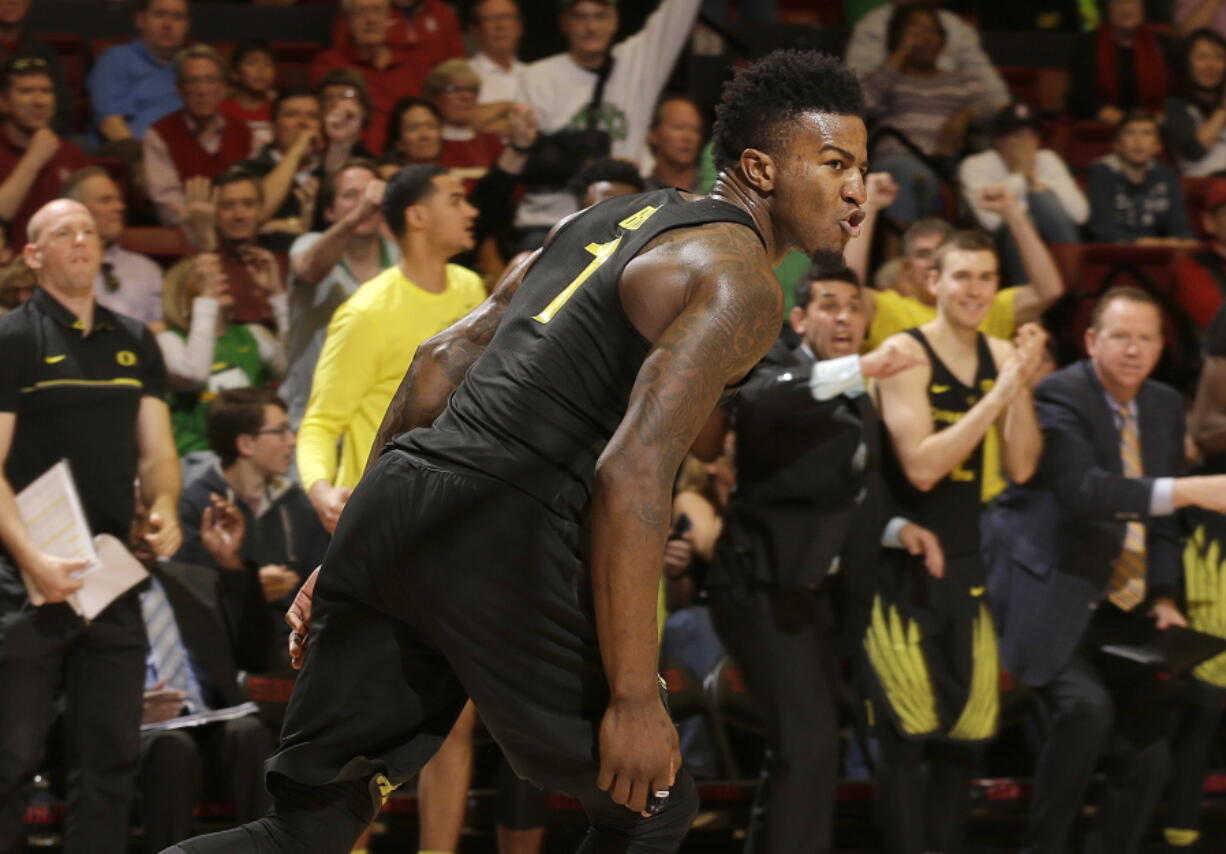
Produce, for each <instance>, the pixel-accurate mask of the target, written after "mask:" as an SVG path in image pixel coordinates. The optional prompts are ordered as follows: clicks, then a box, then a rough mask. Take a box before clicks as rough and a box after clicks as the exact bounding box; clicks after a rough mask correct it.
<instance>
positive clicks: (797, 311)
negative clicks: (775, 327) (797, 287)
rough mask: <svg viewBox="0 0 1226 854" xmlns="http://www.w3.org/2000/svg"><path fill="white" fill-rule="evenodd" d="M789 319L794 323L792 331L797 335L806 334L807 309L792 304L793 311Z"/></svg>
mask: <svg viewBox="0 0 1226 854" xmlns="http://www.w3.org/2000/svg"><path fill="white" fill-rule="evenodd" d="M788 319H789V320H790V321H791V323H792V331H793V332H795V333H796V334H797V335H804V334H805V310H804V309H803V308H801V307H800V306H798V305H794V306H792V313H791V314H790V315H788Z"/></svg>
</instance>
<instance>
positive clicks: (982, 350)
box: [885, 329, 996, 557]
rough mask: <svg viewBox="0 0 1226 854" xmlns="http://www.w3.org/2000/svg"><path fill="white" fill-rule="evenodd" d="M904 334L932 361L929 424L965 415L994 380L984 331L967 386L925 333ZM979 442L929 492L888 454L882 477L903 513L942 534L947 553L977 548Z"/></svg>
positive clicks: (980, 475) (942, 425)
mask: <svg viewBox="0 0 1226 854" xmlns="http://www.w3.org/2000/svg"><path fill="white" fill-rule="evenodd" d="M907 334H908V335H910V336H911V337H913V338H914V339H915V340H916V341H918V342H919V343H920V345H921V346H922V347H923V348H924V351H925V353H927V355H928V359H929V362H930V363H931V365H932V379H930V380H929V381H928V403H929V406H930V408H931V411H932V421H933V428H934V429H935V430H938V431H940V430H944V429H945V428H946V427H949V426H950V425H951V424H954V423H956V422H957V421H959V420H960V419H961V418H962V417H963V416H964V415H966V413H967V412H969V411H970V410H971V408H972V407H973V406H974V405H975V404H976V403H978V402H979V401H980V399H981V398H982V397H983V396H984V395H985V394H987V393H988V392H989V391H991V389H992V386H994V385H995V384H996V361H995V360H994V359H993V358H992V350H991V348H990V347H989V346H988V339H987V337H986V336H985V335H984V334H983V333H982V332H980V333H979V334H978V339H977V341H976V345H975V350H976V354H977V356H978V361H979V366H978V368H977V369H976V371H975V381H974V385H973V387H971V388H967V387H966V386H965V385H963V384H962V382H961V381H960V380H959V379H958V378H957V377H955V376H954V375H953V373H951V372H950V370H949V368H947V367H946V366H945V363H944V362H942V361H941V359H940V358H939V357H938V356H937V354H936V351H935V350H933V349H932V345H931V344H929V343H928V339H927V338H925V337H924V333H923V332H921V331H920V330H918V329H908V330H907ZM983 444H984V443H983V442H982V441H980V442H979V444H978V445H976V446H975V450H974V452H972V453H971V455H970V456H969V457H968V458H967V459H966V460H964V461H963V462H962V463H961V464H960V465H958V466H956V467H955V468H954V470H953V471H951V472H950V473H949V474H948V475H946V476H945V477H944V478H942V479H941V481H940V482H939V483H937V485H936V486H934V487H933V488H932V489H931V490H929V491H928V492H921V491H920V490H918V489H916V488H915V487H914V486H912V485H911V481H909V480H908V479H907V476H906V474H904V473H903V470H902V466H901V465H900V464H899V462H898V459H897V457H896V456H895V454H894V453H893V451H892V449H891V451H890V453H889V454H887V455H886V456H887V458H888V460H887V463H886V468H885V470H886V477H887V479H888V481H889V483H890V487H891V489H892V490H893V492H894V497H895V498H896V499H897V500H898V503H899V506H900V508H901V511H902V514H903V515H904V516H905V517H906V518H908V519H910V520H911V521H913V522H916V523H918V524H920V525H923V526H924V527H925V528H928V529H929V530H931V531H933V532H935V533H936V534H937V536H939V537H940V538H941V547H942V548H943V549H944V550H945V554H946V555H948V556H951V557H955V556H958V555H962V554H966V553H968V552H975V551H978V550H979V512H980V510H981V509H982V504H981V501H982V496H981V494H980V491H981V489H982V481H983Z"/></svg>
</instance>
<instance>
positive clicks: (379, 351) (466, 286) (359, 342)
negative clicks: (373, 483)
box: [297, 264, 485, 488]
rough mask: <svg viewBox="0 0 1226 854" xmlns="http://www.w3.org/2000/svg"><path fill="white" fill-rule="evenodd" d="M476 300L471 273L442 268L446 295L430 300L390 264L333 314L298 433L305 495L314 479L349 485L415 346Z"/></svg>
mask: <svg viewBox="0 0 1226 854" xmlns="http://www.w3.org/2000/svg"><path fill="white" fill-rule="evenodd" d="M483 299H485V286H484V285H483V284H482V282H481V277H480V276H478V275H477V274H476V273H474V272H473V271H472V270H469V269H466V268H464V267H460V266H459V265H456V264H448V265H447V286H446V288H444V289H443V290H442V291H441V292H439V293H432V292H430V291H427V290H423V289H422V288H420V287H418V286H417V285H416V284H414V283H413V282H411V281H409V279H408V278H406V277H405V275H404V273H403V272H401V270H400V267H399V266H398V265H397V266H393V267H389V268H388V269H386V270H384V271H383V272H382V273H380V274H379V275H377V276H375V277H374V278H373V279H371V280H370V281H369V282H367V283H366V284H364V285H362V287H360V288H358V290H357V292H356V293H355V294H354V295H353V296H351V297H350V298H349V299H348V300H346V301H345V302H344V303H343V304H342V305H341V307H340V308H338V309H337V310H336V313H335V314H333V315H332V321H331V322H330V323H329V324H328V335H327V337H326V338H325V339H324V345H323V351H322V352H321V353H320V355H319V361H318V362H317V363H316V365H315V376H314V378H313V379H312V380H311V396H310V399H309V400H308V402H307V408H306V414H305V415H304V416H303V418H302V424H301V425H300V426H299V428H298V450H297V460H298V474H299V475H300V477H301V480H302V484H303V486H305V487H307V488H310V486H311V485H312V484H313V483H315V482H316V481H317V480H324V481H327V482H328V483H331V484H332V485H333V486H350V487H351V486H354V485H355V484H357V482H358V478H360V477H361V476H362V470H363V469H364V468H365V467H366V458H367V457H368V456H369V455H370V445H371V443H372V442H374V440H375V434H376V433H378V432H379V424H380V423H381V422H382V421H383V413H384V412H386V411H387V405H388V404H389V403H391V400H392V395H394V394H395V393H396V389H397V388H399V387H400V381H401V380H402V379H404V372H405V371H406V370H408V368H409V363H410V362H412V361H413V354H414V353H415V352H416V351H417V347H418V345H419V344H421V342H423V341H425V340H426V339H427V338H430V337H431V336H433V335H436V334H437V333H439V332H441V331H443V330H444V329H446V328H447V327H448V326H450V325H451V324H453V323H455V322H456V321H457V320H459V319H460V318H461V317H463V316H464V315H466V314H468V313H469V312H470V311H472V310H473V309H474V308H476V307H477V305H478V304H479V303H480V302H481V301H482V300H483ZM338 442H339V443H340V454H339V456H338V454H337V443H338Z"/></svg>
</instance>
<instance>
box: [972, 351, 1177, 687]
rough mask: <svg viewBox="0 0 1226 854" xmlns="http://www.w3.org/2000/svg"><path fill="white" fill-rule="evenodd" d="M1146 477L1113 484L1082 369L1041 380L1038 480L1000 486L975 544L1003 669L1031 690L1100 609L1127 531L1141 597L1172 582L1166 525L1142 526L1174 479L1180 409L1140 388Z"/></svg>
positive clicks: (1165, 390)
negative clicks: (1134, 535)
mask: <svg viewBox="0 0 1226 854" xmlns="http://www.w3.org/2000/svg"><path fill="white" fill-rule="evenodd" d="M1136 403H1137V422H1138V428H1139V430H1140V434H1141V435H1140V439H1141V456H1142V464H1143V465H1144V468H1145V474H1146V476H1145V477H1140V478H1128V477H1124V475H1123V473H1122V467H1123V464H1122V462H1121V460H1120V450H1119V448H1120V437H1119V431H1118V430H1117V429H1116V426H1115V420H1114V417H1113V415H1112V413H1111V410H1110V408H1109V407H1108V405H1107V401H1106V397H1105V394H1104V391H1103V387H1102V384H1101V383H1099V381H1098V377H1097V376H1096V375H1095V373H1094V369H1093V367H1092V366H1091V364H1090V362H1089V361H1088V360H1086V361H1081V362H1078V363H1076V364H1073V365H1070V366H1068V367H1067V368H1064V369H1063V370H1060V371H1057V372H1056V373H1054V374H1052V375H1051V376H1050V377H1048V378H1047V379H1046V380H1044V381H1043V382H1042V383H1041V384H1040V385H1039V388H1038V390H1037V391H1036V393H1035V404H1036V406H1037V408H1038V414H1039V423H1040V425H1041V426H1042V428H1043V456H1042V458H1041V460H1040V464H1039V471H1038V473H1037V474H1036V476H1035V477H1034V478H1032V479H1031V481H1030V482H1029V483H1027V484H1024V485H1017V484H1015V485H1013V486H1010V487H1009V489H1008V491H1006V492H1005V494H1004V495H1003V496H1002V497H1001V498H1000V500H999V504H998V508H997V510H996V512H995V513H993V514H992V515H991V517H990V521H989V525H988V532H987V538H986V540H985V544H984V551H985V557H986V559H987V562H988V572H989V577H988V597H989V601H990V602H991V605H992V609H993V613H994V614H995V617H996V621H997V630H998V631H999V632H1000V635H1001V640H1000V649H1001V656H1002V658H1003V661H1004V666H1005V668H1006V669H1008V670H1009V671H1011V672H1012V673H1013V674H1014V675H1015V676H1017V677H1018V678H1019V679H1021V680H1022V681H1023V682H1025V683H1027V684H1030V685H1042V684H1044V683H1046V682H1047V681H1048V680H1050V679H1051V678H1052V677H1053V676H1055V675H1056V673H1058V672H1059V671H1060V670H1061V668H1063V667H1064V666H1065V665H1066V664H1067V663H1068V661H1069V658H1070V657H1071V656H1072V654H1073V652H1074V651H1075V649H1076V647H1077V644H1078V643H1079V642H1080V640H1081V638H1082V635H1083V634H1084V632H1085V629H1086V626H1087V625H1088V624H1089V621H1090V617H1091V616H1092V614H1093V611H1094V608H1096V607H1097V605H1098V603H1099V602H1101V601H1102V600H1103V599H1104V597H1105V595H1106V589H1107V583H1108V581H1109V580H1110V577H1111V564H1112V561H1113V560H1114V559H1115V558H1116V556H1118V555H1119V553H1120V551H1121V549H1122V548H1123V543H1124V533H1125V528H1126V523H1127V522H1128V521H1142V522H1144V523H1145V529H1146V550H1147V554H1148V568H1147V587H1148V592H1149V595H1150V596H1151V597H1153V596H1159V595H1168V596H1169V595H1172V594H1173V593H1174V592H1175V590H1176V586H1177V584H1178V581H1179V575H1180V571H1181V570H1180V550H1179V529H1178V524H1177V522H1176V519H1175V517H1174V516H1161V517H1150V516H1149V502H1150V494H1151V490H1152V485H1153V478H1155V477H1167V476H1178V475H1179V474H1181V473H1182V471H1183V435H1184V404H1183V400H1182V398H1181V397H1180V396H1179V394H1178V392H1176V391H1175V390H1174V389H1172V388H1170V387H1169V386H1166V385H1163V384H1161V383H1158V382H1155V381H1153V380H1149V381H1147V382H1146V383H1145V385H1144V386H1142V388H1141V391H1140V393H1139V394H1138V395H1137V398H1136Z"/></svg>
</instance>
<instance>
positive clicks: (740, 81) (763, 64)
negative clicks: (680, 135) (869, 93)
mask: <svg viewBox="0 0 1226 854" xmlns="http://www.w3.org/2000/svg"><path fill="white" fill-rule="evenodd" d="M804 113H830V114H833V115H839V116H859V117H860V118H863V117H864V93H863V92H862V91H861V90H860V83H859V81H857V80H856V75H855V74H854V73H853V72H851V71H849V70H848V69H847V68H846V67H845V66H844V65H843V64H842V62H840V61H839V60H838V59H837V58H835V57H833V56H829V55H828V54H824V53H818V52H816V51H811V50H777V51H774V52H773V53H771V54H769V55H767V56H766V57H765V58H763V59H761V60H759V61H758V62H755V63H754V64H753V65H751V66H749V68H746V69H745V70H744V71H741V72H739V73H737V75H736V76H735V77H733V78H732V80H731V81H729V82H728V83H726V84H724V92H723V97H722V98H721V99H720V103H719V105H718V106H717V107H716V108H715V129H714V132H713V134H712V142H713V143H714V145H713V154H714V157H715V168H716V169H721V170H722V169H729V168H731V167H732V166H734V165H735V164H736V163H737V162H738V161H739V160H740V159H741V152H743V151H744V150H745V149H747V148H756V149H759V150H760V151H765V152H766V153H767V154H773V155H778V154H781V153H782V152H783V151H784V146H785V143H786V141H787V136H788V134H787V133H786V128H787V125H788V124H789V123H791V122H794V121H795V120H796V119H797V118H798V117H799V116H801V115H802V114H804Z"/></svg>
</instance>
